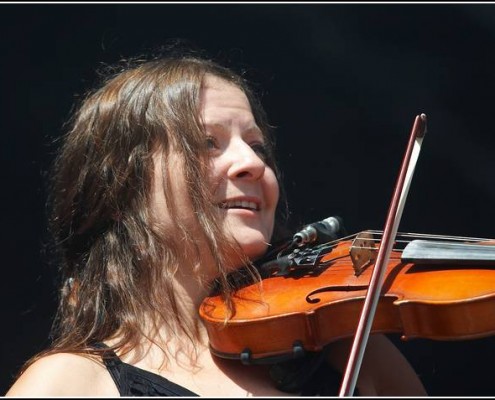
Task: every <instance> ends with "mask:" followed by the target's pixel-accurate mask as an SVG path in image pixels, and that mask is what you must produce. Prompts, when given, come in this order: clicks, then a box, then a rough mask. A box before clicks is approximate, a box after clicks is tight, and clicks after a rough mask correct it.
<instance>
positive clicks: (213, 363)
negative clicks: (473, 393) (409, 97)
mask: <svg viewBox="0 0 495 400" xmlns="http://www.w3.org/2000/svg"><path fill="white" fill-rule="evenodd" d="M279 182H280V179H279V173H278V170H277V168H276V165H275V162H274V156H273V153H272V141H271V139H270V135H269V126H268V123H267V121H266V118H265V115H264V112H263V110H262V108H261V106H260V103H259V101H258V100H257V99H256V98H255V96H254V95H253V92H252V91H251V90H250V89H249V88H248V86H247V85H246V83H245V82H244V80H243V79H242V78H241V77H240V76H239V75H236V74H235V73H233V72H232V71H230V70H229V69H226V68H224V67H222V66H220V65H218V64H216V63H214V62H212V61H209V60H207V59H204V58H200V57H194V56H187V55H186V56H178V57H176V56H174V57H170V58H160V59H155V60H151V61H148V62H141V63H137V64H136V65H130V66H129V67H128V68H126V69H124V70H123V71H120V72H118V73H116V74H114V75H112V76H110V77H109V78H108V79H107V80H106V81H105V82H104V83H103V85H102V86H101V87H100V88H99V89H98V90H96V91H94V92H93V93H90V94H89V95H88V96H87V97H86V99H85V100H84V101H83V103H82V104H81V106H80V108H79V110H78V111H77V113H76V115H75V117H74V119H73V121H72V126H71V129H70V131H69V132H68V134H67V136H66V137H65V141H64V144H63V146H62V148H61V151H60V154H59V156H58V158H57V159H56V162H55V166H54V174H53V189H52V198H51V203H52V206H53V207H52V209H53V213H52V217H51V221H50V222H51V227H52V233H53V236H54V239H55V244H56V246H57V249H58V255H59V261H58V263H59V265H60V272H61V292H60V293H61V298H60V305H59V309H58V313H57V318H56V324H55V325H54V337H55V340H54V342H53V345H52V346H51V347H50V348H49V349H47V350H46V351H44V352H43V353H41V354H39V355H37V356H35V357H34V358H33V359H32V360H30V361H29V362H28V363H27V365H26V367H25V368H24V370H23V373H22V374H21V375H20V376H19V378H18V379H17V381H16V382H15V383H14V385H13V386H12V388H11V389H10V390H9V392H8V393H7V395H12V396H33V395H35V396H118V395H119V394H120V395H162V396H166V395H171V396H177V395H184V396H193V395H200V396H212V397H218V396H230V397H240V396H249V395H255V396H256V395H257V396H267V395H274V396H282V395H284V394H285V395H295V394H296V395H297V394H311V393H313V392H314V393H315V394H327V395H328V394H336V393H326V392H325V391H326V390H327V389H324V388H323V386H322V385H321V383H322V382H323V383H324V382H327V381H329V375H328V376H327V375H326V373H327V372H328V374H333V375H332V376H334V377H335V376H337V377H338V376H339V375H338V372H339V371H340V372H342V370H343V368H344V367H345V363H346V357H347V352H348V345H349V343H348V342H343V341H341V342H338V343H335V344H332V345H329V346H328V349H327V350H328V351H326V352H325V360H324V361H325V362H324V363H323V364H322V365H328V366H329V368H326V367H321V368H314V370H315V371H316V372H315V373H314V374H309V375H308V376H307V377H305V379H303V380H301V382H299V383H298V384H294V382H296V381H294V380H293V379H292V378H290V377H291V375H290V374H289V373H287V374H285V372H284V371H288V369H287V368H286V369H284V368H282V367H281V366H280V365H279V366H275V367H273V366H269V365H261V366H244V365H242V364H241V363H240V362H238V361H236V360H226V359H221V358H218V357H215V356H213V355H212V354H211V352H210V350H209V348H208V336H207V333H206V330H205V327H204V326H203V324H202V321H201V320H200V319H199V317H198V309H199V306H200V304H201V303H202V300H203V299H204V298H205V296H207V295H208V294H209V293H210V291H211V290H212V288H213V286H215V287H216V288H218V287H219V288H220V289H221V291H222V293H223V296H224V299H225V301H226V303H227V304H228V305H230V310H232V304H231V296H232V293H233V292H234V290H235V287H233V286H232V283H231V280H230V279H229V274H231V273H233V272H234V271H236V270H238V269H239V268H241V267H243V268H246V269H247V270H248V271H249V272H250V274H251V275H252V278H253V279H258V274H257V271H256V269H255V267H254V266H253V264H252V262H253V261H255V260H257V259H259V258H260V257H261V256H262V255H263V254H265V252H266V251H267V249H268V246H269V243H270V242H275V241H277V240H278V239H280V238H281V237H282V234H283V232H282V231H281V227H282V226H283V218H284V214H285V201H284V199H283V197H284V196H283V195H282V194H281V191H280V188H279ZM386 357H387V358H386ZM321 358H322V357H314V359H318V360H321ZM385 359H387V360H389V361H387V362H385V361H384V360H385ZM378 360H380V362H379V363H376V362H377V361H378ZM318 362H320V361H318ZM308 363H310V364H311V365H313V366H314V365H317V363H316V362H314V361H311V360H310V359H308V360H301V362H298V363H297V364H296V365H299V366H303V367H304V368H305V369H306V365H308ZM281 371H282V372H281ZM321 371H323V372H321ZM332 371H333V372H332ZM335 371H337V374H335ZM284 374H285V375H284ZM319 374H320V375H322V376H321V377H319V376H320V375H319ZM298 376H300V375H299V374H298ZM337 382H338V380H337ZM357 389H358V391H359V393H360V394H362V395H421V394H425V393H424V389H423V387H422V385H421V383H420V381H419V380H418V378H417V377H416V375H415V373H414V371H413V370H412V368H411V366H410V365H409V364H408V363H407V361H406V360H405V359H404V357H403V356H402V355H401V354H400V353H399V352H398V350H397V349H396V348H395V347H394V346H393V345H392V344H391V343H390V342H389V341H388V340H387V339H386V338H385V337H384V336H381V335H377V336H373V337H371V338H370V341H369V343H368V347H367V351H366V355H365V357H364V360H363V364H362V367H361V373H360V376H359V379H358V383H357ZM282 390H284V391H282ZM330 390H334V391H335V387H334V388H332V389H330Z"/></svg>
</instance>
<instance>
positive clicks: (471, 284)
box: [199, 231, 495, 364]
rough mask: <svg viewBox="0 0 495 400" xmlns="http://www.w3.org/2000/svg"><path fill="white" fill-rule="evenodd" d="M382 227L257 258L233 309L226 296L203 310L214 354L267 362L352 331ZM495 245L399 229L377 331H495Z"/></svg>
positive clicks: (440, 334) (475, 334)
mask: <svg viewBox="0 0 495 400" xmlns="http://www.w3.org/2000/svg"><path fill="white" fill-rule="evenodd" d="M381 236H382V232H381V231H364V232H360V233H359V234H355V235H351V236H348V237H345V238H342V239H339V240H336V241H334V242H330V243H326V244H322V245H318V246H308V247H307V248H304V249H299V248H298V249H295V250H294V251H292V252H291V253H290V254H289V255H286V256H283V257H279V260H278V261H277V260H273V261H271V262H266V263H264V264H262V265H261V273H262V275H264V276H265V277H264V279H262V280H261V281H260V282H257V283H254V284H251V285H247V286H245V287H242V288H240V289H239V290H238V291H237V292H236V294H235V297H234V303H235V314H234V315H233V317H232V318H230V319H229V320H228V322H227V323H225V316H226V315H227V310H226V307H225V304H224V302H223V301H222V299H221V297H220V296H212V297H207V298H206V299H205V300H204V302H203V303H202V305H201V307H200V310H199V311H200V316H201V318H202V319H203V320H204V322H205V325H206V328H207V331H208V334H209V339H210V347H211V350H212V352H213V353H214V354H215V355H217V356H219V357H223V358H232V359H239V360H241V361H242V362H244V363H246V364H249V363H264V362H269V361H274V360H282V359H284V358H292V357H297V356H298V355H299V354H303V353H304V352H305V351H320V350H322V349H323V347H324V346H325V345H327V344H329V343H331V342H333V341H336V340H339V339H342V338H346V337H351V336H353V335H354V333H355V331H356V326H357V323H358V320H359V315H360V312H361V309H362V307H363V301H364V299H365V295H366V292H367V289H368V284H369V281H370V277H371V272H372V269H373V268H372V266H373V263H374V262H375V261H376V256H377V251H378V248H379V245H380V241H381ZM494 244H495V242H490V240H489V239H484V238H465V237H455V236H439V235H425V234H413V233H399V234H397V236H396V240H395V243H394V249H393V251H392V253H391V256H390V260H389V262H388V263H387V265H386V271H385V279H384V283H383V286H382V290H381V293H380V297H379V302H378V307H377V311H376V313H375V318H374V320H373V324H372V328H371V331H372V333H400V334H401V335H402V338H403V339H404V340H406V339H412V338H428V339H435V340H461V339H473V338H481V337H486V336H490V335H493V334H494V333H495V246H494Z"/></svg>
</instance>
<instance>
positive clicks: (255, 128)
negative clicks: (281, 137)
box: [204, 122, 265, 137]
mask: <svg viewBox="0 0 495 400" xmlns="http://www.w3.org/2000/svg"><path fill="white" fill-rule="evenodd" d="M228 125H229V124H224V123H220V122H205V123H204V126H205V128H213V129H220V130H226V129H228ZM242 132H243V133H251V132H253V133H259V134H260V135H261V136H263V137H264V136H265V135H264V134H263V131H262V129H261V128H260V127H259V126H258V125H257V124H256V122H255V123H254V125H252V126H251V127H249V128H247V129H245V130H243V131H242Z"/></svg>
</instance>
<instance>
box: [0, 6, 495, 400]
mask: <svg viewBox="0 0 495 400" xmlns="http://www.w3.org/2000/svg"><path fill="white" fill-rule="evenodd" d="M0 37H1V39H0V46H1V47H0V54H1V60H2V61H1V64H0V65H1V66H0V68H1V88H2V89H1V96H2V103H1V108H0V109H1V113H2V115H1V118H0V129H1V135H0V137H1V140H2V145H1V151H2V157H1V160H2V163H5V165H3V166H2V168H1V169H0V170H1V173H2V186H3V190H2V215H3V223H2V229H1V232H2V239H1V244H2V279H1V280H0V281H1V285H2V286H1V292H0V293H1V295H2V297H1V299H2V303H1V309H2V340H1V342H0V343H1V365H0V367H1V371H0V392H5V391H6V390H7V388H8V386H9V385H10V384H11V381H12V379H13V376H14V374H15V373H16V372H17V370H18V368H19V367H20V366H21V364H22V362H23V361H25V360H26V359H27V358H28V357H30V356H31V355H33V354H34V353H35V352H36V351H38V350H40V349H42V348H43V347H44V346H45V345H46V344H47V334H48V329H49V327H50V323H51V316H52V315H53V312H54V307H55V297H56V293H55V289H54V287H53V285H52V279H53V276H52V273H51V272H50V270H49V268H48V264H47V262H46V259H45V258H44V256H43V251H42V248H43V246H42V243H43V239H44V231H45V222H44V218H45V216H44V212H45V211H44V202H45V196H46V193H45V189H44V187H45V177H44V174H45V171H46V169H47V168H48V166H49V164H50V161H51V160H52V157H53V151H54V149H55V145H54V144H53V141H54V139H55V138H57V137H59V136H60V134H61V132H62V124H63V123H64V122H65V121H66V120H67V118H68V116H69V113H70V110H71V107H72V105H73V104H74V102H75V100H77V99H78V96H80V95H81V94H83V93H84V92H85V90H87V89H89V88H90V87H91V86H92V84H93V83H94V82H95V78H96V74H95V69H96V68H98V67H99V66H100V65H101V63H114V62H116V61H118V60H119V59H120V58H121V57H128V56H134V55H137V54H139V53H144V52H145V51H146V50H147V49H150V48H154V47H156V46H159V45H161V44H163V43H165V42H166V41H167V40H169V39H170V38H184V39H189V40H191V41H193V42H194V43H195V44H196V45H198V46H200V47H203V48H205V49H206V50H208V51H209V53H210V54H212V55H214V56H215V55H217V54H219V53H222V54H227V55H228V56H229V57H230V59H231V60H232V61H233V62H234V63H237V64H239V65H245V66H249V68H250V69H251V71H252V72H251V75H252V76H253V78H256V81H257V82H258V83H260V85H261V86H262V87H263V88H264V96H263V103H264V105H265V107H266V109H267V112H268V115H269V116H270V120H271V122H272V124H274V125H276V126H277V140H278V146H279V160H280V164H281V167H282V169H283V171H284V180H285V184H286V187H287V191H288V196H289V204H290V206H291V209H292V211H293V214H294V217H295V218H296V220H298V221H300V222H301V223H303V222H304V223H309V222H313V221H316V220H320V219H322V218H325V217H327V216H330V215H340V216H341V217H343V219H344V221H345V223H346V226H347V229H348V231H349V232H351V233H353V232H358V231H360V230H364V229H383V225H384V221H385V217H386V212H387V210H388V205H389V202H390V198H391V195H392V190H393V186H394V184H395V181H396V179H397V174H398V170H399V166H400V163H401V160H402V157H403V154H404V150H405V146H406V144H407V140H408V137H409V133H410V130H411V126H412V123H413V120H414V117H415V116H416V115H417V114H419V113H421V112H424V113H426V114H427V116H428V133H427V136H426V138H425V140H424V142H423V148H422V151H421V154H420V157H419V161H418V165H417V167H416V173H415V175H414V179H413V182H412V185H411V189H410V192H409V196H408V200H407V203H406V206H405V209H404V213H403V218H402V221H401V224H400V226H399V230H400V231H407V232H421V233H435V234H448V235H460V236H476V237H495V229H494V226H493V222H494V221H495V207H494V204H495V203H494V202H495V181H494V178H493V175H494V172H495V158H494V148H495V146H494V145H495V137H494V131H493V126H494V119H493V118H494V114H495V109H494V101H493V100H494V89H495V5H492V4H431V5H430V4H279V5H274V4H272V5H270V4H176V5H173V4H106V5H104V4H100V5H95V4H82V5H81V4H80V5H77V4H43V5H36V4H10V5H8V4H2V5H1V6H0ZM494 289H495V288H494ZM393 339H394V340H396V342H397V343H398V345H399V347H400V348H401V350H402V351H403V352H404V353H405V354H406V355H407V357H408V358H409V359H410V361H411V363H412V364H413V366H414V367H415V368H416V370H417V372H418V373H419V374H420V376H421V378H422V379H423V382H424V383H425V385H426V387H427V389H428V391H429V393H430V394H431V395H454V396H455V395H459V396H467V395H469V396H475V395H479V396H485V395H488V396H491V395H493V394H494V393H495V389H494V388H493V385H492V381H493V378H492V376H493V372H492V371H493V368H492V367H491V365H492V362H493V359H494V358H495V357H494V356H495V347H494V346H495V343H494V340H493V339H492V338H490V337H488V338H485V339H477V340H470V341H453V342H433V341H430V340H425V339H417V340H413V341H409V342H400V341H399V338H398V337H395V336H394V337H393Z"/></svg>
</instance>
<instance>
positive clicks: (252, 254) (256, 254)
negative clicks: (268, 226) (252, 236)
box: [239, 238, 268, 261]
mask: <svg viewBox="0 0 495 400" xmlns="http://www.w3.org/2000/svg"><path fill="white" fill-rule="evenodd" d="M267 242H268V241H267V240H265V239H264V238H263V239H261V240H257V241H252V242H247V243H246V242H244V243H242V242H239V243H240V245H241V248H242V250H243V252H244V254H246V256H248V258H249V259H250V260H251V261H255V260H257V259H258V258H260V257H261V256H263V255H264V254H265V253H266V251H267V249H268V244H267Z"/></svg>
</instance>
